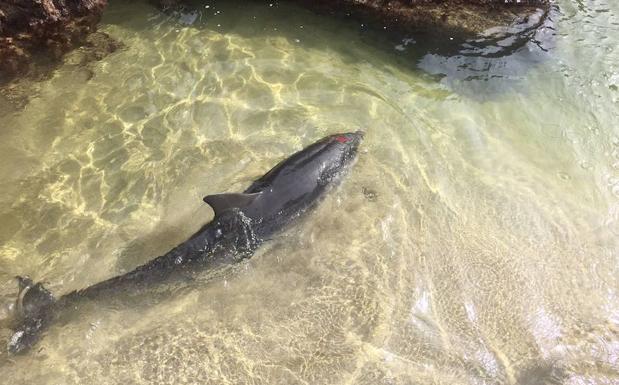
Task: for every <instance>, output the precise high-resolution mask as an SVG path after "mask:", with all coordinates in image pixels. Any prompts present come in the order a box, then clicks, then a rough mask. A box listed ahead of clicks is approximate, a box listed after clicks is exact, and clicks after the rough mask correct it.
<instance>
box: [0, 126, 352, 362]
mask: <svg viewBox="0 0 619 385" xmlns="http://www.w3.org/2000/svg"><path fill="white" fill-rule="evenodd" d="M362 138H363V133H362V132H361V131H357V132H354V133H341V134H335V135H330V136H327V137H325V138H323V139H321V140H319V141H317V142H315V143H313V144H311V145H310V146H308V147H306V148H304V149H303V150H301V151H299V152H297V153H295V154H293V155H292V156H290V157H289V158H287V159H285V160H283V161H281V162H280V163H279V164H277V165H276V166H275V167H273V168H272V169H271V170H270V171H269V172H267V173H266V174H265V175H264V176H262V177H261V178H259V179H258V180H256V181H254V182H253V183H252V184H251V185H250V186H249V187H248V188H247V189H246V190H245V191H243V192H242V193H224V194H217V195H208V196H206V197H205V198H204V201H205V202H206V203H207V204H208V205H210V206H211V207H212V209H213V211H214V213H215V216H214V218H213V220H212V221H211V222H209V223H207V224H205V225H204V226H203V227H202V228H201V229H200V230H199V231H198V232H196V233H195V234H194V235H192V236H191V237H189V239H187V240H186V241H185V242H183V243H181V244H180V245H178V246H176V247H174V248H173V249H172V250H170V251H169V252H167V253H166V254H164V255H162V256H160V257H157V258H155V259H153V260H151V261H149V262H148V263H146V264H144V265H141V266H139V267H137V268H136V269H134V270H132V271H130V272H128V273H126V274H123V275H119V276H116V277H113V278H110V279H107V280H105V281H102V282H99V283H97V284H94V285H92V286H89V287H86V288H84V289H81V290H76V291H72V292H70V293H68V294H65V295H63V296H61V297H59V298H56V297H54V295H53V294H52V293H51V292H50V291H49V290H48V289H46V288H45V287H44V286H43V284H42V283H40V282H38V283H35V282H34V281H33V280H31V279H30V278H28V277H17V281H18V295H17V300H16V301H15V306H14V312H15V317H14V318H15V322H14V326H13V327H12V329H13V334H12V336H11V337H10V339H9V342H8V350H9V352H10V353H13V354H15V353H20V352H25V351H27V350H28V349H29V348H30V347H32V346H33V345H34V344H36V342H37V341H38V340H39V339H40V338H41V336H42V334H43V333H44V331H45V330H46V329H47V328H48V327H49V326H50V325H51V324H53V322H54V321H55V320H57V319H58V318H59V316H60V314H61V313H62V310H66V309H69V308H73V307H75V306H76V304H77V303H78V302H80V301H84V300H96V299H104V298H109V297H110V296H112V295H113V294H118V293H123V292H125V293H126V292H135V291H144V290H148V289H149V288H152V287H153V286H154V285H158V284H161V283H165V282H170V281H171V280H173V279H175V277H176V278H178V276H179V275H181V276H182V275H183V274H191V273H192V272H195V271H198V270H199V271H203V270H204V269H208V268H212V267H214V266H221V265H229V264H233V263H236V262H239V261H241V260H243V259H245V258H249V257H250V256H251V255H252V254H253V253H254V251H255V250H256V249H257V248H258V246H260V244H262V243H263V242H265V241H266V240H268V239H270V238H271V237H272V236H274V235H275V234H277V233H278V232H280V231H282V230H284V229H285V228H287V227H288V226H289V225H290V224H291V223H293V222H294V221H295V220H296V219H297V218H299V217H301V216H302V215H303V214H304V213H306V212H307V211H309V209H311V208H312V207H314V206H315V205H316V204H317V203H318V202H319V201H320V199H321V198H322V197H323V196H324V195H325V193H326V192H327V191H328V190H329V189H331V188H332V187H333V186H335V185H337V184H338V182H339V181H340V180H341V179H342V176H343V175H344V174H345V171H346V170H347V169H348V168H350V165H351V164H352V163H353V161H354V160H355V159H356V154H357V150H358V147H359V145H360V143H361V141H362Z"/></svg>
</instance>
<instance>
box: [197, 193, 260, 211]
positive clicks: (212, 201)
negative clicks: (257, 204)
mask: <svg viewBox="0 0 619 385" xmlns="http://www.w3.org/2000/svg"><path fill="white" fill-rule="evenodd" d="M259 196H260V193H254V194H215V195H207V196H205V197H204V202H206V203H208V205H209V206H211V207H212V208H213V211H215V215H216V216H217V215H219V214H220V213H222V212H223V211H225V210H228V209H232V208H239V209H242V208H243V207H247V206H249V205H251V204H252V203H253V202H254V200H255V199H256V198H258V197H259Z"/></svg>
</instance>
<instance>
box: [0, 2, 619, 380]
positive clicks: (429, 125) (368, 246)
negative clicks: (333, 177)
mask: <svg viewBox="0 0 619 385" xmlns="http://www.w3.org/2000/svg"><path fill="white" fill-rule="evenodd" d="M198 7H199V8H198ZM197 9H199V11H197ZM617 15H619V9H617V6H616V4H614V3H612V2H611V1H610V0H607V1H596V2H593V1H584V2H583V1H578V2H577V1H573V2H572V1H570V0H563V1H560V3H559V9H558V10H555V11H553V14H552V15H551V17H552V18H553V20H552V24H551V25H550V24H549V25H548V26H546V28H553V29H554V30H550V29H548V30H545V31H543V30H537V31H535V32H527V33H533V35H534V36H535V38H534V39H531V40H529V42H528V43H526V44H523V45H522V47H521V48H518V49H515V50H513V51H514V52H511V51H509V50H508V51H507V52H505V53H504V54H502V55H492V54H489V52H490V51H492V45H493V44H494V45H499V46H500V45H501V44H503V45H509V44H511V43H510V42H509V41H505V42H503V43H501V40H496V39H494V40H492V39H491V40H492V41H491V42H489V43H488V44H486V45H484V44H482V43H481V42H468V43H466V44H465V45H462V46H460V48H459V49H458V50H457V51H455V52H453V53H451V54H446V53H444V52H438V51H427V50H426V48H423V49H422V48H420V46H421V45H422V44H421V43H418V41H417V40H416V39H415V38H414V37H411V38H408V39H407V40H405V41H403V42H397V43H395V44H393V49H387V50H386V49H385V48H384V47H382V48H377V47H376V46H375V45H373V44H369V43H368V41H367V36H364V35H363V34H361V35H360V34H359V31H358V28H357V27H356V26H355V23H354V22H352V21H351V22H343V23H339V22H338V23H336V22H333V21H332V20H329V19H326V18H323V17H319V16H316V15H313V14H311V13H309V12H306V11H303V10H300V9H297V8H293V7H292V6H285V5H281V4H280V5H278V4H274V5H273V6H269V4H261V3H255V4H251V5H247V4H240V3H235V2H226V4H219V3H217V4H215V3H211V4H210V5H209V7H208V8H207V5H206V4H204V3H203V2H199V3H198V4H197V5H195V7H194V8H191V9H188V10H187V11H186V12H184V13H180V14H178V13H175V14H171V15H163V14H160V13H158V12H157V11H156V10H155V9H153V8H151V7H149V6H148V5H146V4H143V3H139V2H135V3H134V2H132V3H131V4H125V3H124V2H113V3H112V4H111V6H110V8H109V12H108V13H107V14H106V16H105V19H104V21H103V25H102V29H103V30H104V31H105V32H107V33H109V34H110V35H112V36H113V37H115V38H117V39H119V40H121V41H123V42H124V43H125V44H126V48H125V49H123V50H122V51H120V52H117V53H115V54H113V55H111V56H109V57H107V58H105V59H104V60H102V61H101V62H98V63H96V64H95V65H94V67H93V69H92V71H93V73H92V78H90V80H86V79H88V78H89V77H90V75H89V76H86V75H84V74H80V73H79V72H77V73H76V71H75V67H70V70H69V69H68V68H65V67H61V68H59V69H58V70H57V71H56V73H55V74H54V76H53V78H52V79H50V80H49V81H46V82H44V83H43V84H41V85H40V90H39V93H38V95H37V96H36V97H35V98H33V99H32V101H31V103H30V104H29V105H27V106H26V107H25V109H23V110H21V111H14V112H11V113H9V114H6V115H4V116H2V117H1V118H0V123H1V124H0V125H1V126H2V127H3V129H2V130H1V131H0V138H1V140H0V157H1V158H0V160H1V161H0V177H1V178H2V181H3V183H2V185H1V186H0V219H1V223H2V225H1V226H0V296H1V299H2V302H3V303H8V302H9V301H10V300H12V299H13V298H14V295H15V292H16V289H15V287H14V286H15V284H14V282H13V281H12V277H13V276H14V275H17V274H30V275H31V276H33V278H35V279H36V280H43V281H45V282H47V283H48V286H49V288H50V289H51V290H52V291H54V292H55V293H58V294H62V293H65V292H68V291H70V290H73V289H76V288H81V287H84V286H87V285H90V284H92V283H94V282H97V281H100V280H102V279H104V278H107V277H109V276H112V275H115V274H118V273H121V272H123V271H127V270H129V269H132V268H133V267H134V266H136V265H138V264H140V263H143V262H145V261H147V260H148V259H150V258H152V257H154V256H156V255H159V254H161V253H163V252H165V251H167V250H168V249H169V248H170V247H172V246H174V245H176V244H177V243H179V242H180V241H182V240H184V239H185V238H186V237H187V236H188V235H189V234H191V233H192V232H193V231H195V230H196V229H197V228H198V227H199V226H200V225H201V224H203V223H204V222H206V221H208V220H209V219H210V217H211V216H212V213H211V212H210V209H209V208H208V207H206V206H205V205H204V204H202V203H201V197H202V196H204V195H206V194H209V193H215V192H221V191H241V190H243V189H244V188H245V187H246V186H247V185H248V184H249V182H250V181H251V180H253V179H255V178H256V177H258V176H260V175H262V174H263V173H264V172H265V171H266V170H268V169H269V168H270V167H271V166H273V165H274V164H275V163H276V162H277V161H279V160H280V159H282V158H284V157H285V156H286V155H288V154H290V153H292V152H294V151H295V150H298V149H300V148H301V147H302V146H303V145H306V144H309V143H311V142H313V141H314V140H315V139H317V138H319V137H321V136H323V135H326V134H328V133H332V132H337V131H350V130H354V129H359V128H361V129H364V130H366V132H367V135H366V140H365V141H364V144H363V148H364V151H363V152H362V153H361V155H360V159H359V162H358V163H357V165H356V166H355V168H354V170H353V172H352V173H351V174H350V175H349V177H348V179H347V181H346V182H345V183H344V184H343V185H342V186H341V188H339V189H338V190H337V191H336V192H334V193H333V194H331V195H330V196H329V197H328V198H327V199H326V200H325V202H324V203H323V204H322V205H321V206H320V207H319V208H318V209H317V210H316V211H315V212H314V213H313V214H312V215H311V216H310V217H308V218H307V220H305V221H303V222H302V223H301V224H300V225H299V226H297V227H295V228H294V229H292V230H291V231H289V232H287V233H286V234H284V235H282V236H281V237H278V238H277V239H274V240H272V241H271V242H269V243H268V244H266V245H265V246H264V247H263V248H261V250H260V252H259V253H258V254H257V255H256V256H255V257H254V258H252V259H251V260H249V261H248V262H246V263H243V264H241V265H240V266H237V267H235V268H234V269H231V270H230V271H226V272H224V273H222V274H220V275H218V276H217V277H212V279H205V280H199V281H197V282H196V283H195V285H194V286H193V288H192V289H191V290H187V291H183V292H181V293H179V294H178V295H175V296H171V297H170V296H167V297H165V299H163V300H161V301H151V302H149V301H148V300H147V299H146V300H145V302H144V303H143V304H136V305H135V306H134V307H128V306H127V307H125V306H123V307H118V306H112V305H107V304H98V305H99V306H97V304H93V305H92V306H91V307H89V308H86V309H81V310H80V311H81V312H82V313H81V314H78V315H76V316H75V317H71V318H72V319H71V321H70V322H67V323H65V324H62V325H58V326H56V327H53V328H51V329H50V330H49V332H48V334H47V336H46V337H45V338H44V339H43V340H42V341H41V343H40V344H39V345H38V346H37V348H36V349H35V350H34V351H32V352H30V353H29V354H27V355H26V356H21V357H8V356H6V354H5V353H3V354H2V355H0V375H1V376H2V377H3V378H11V380H12V383H15V384H26V383H28V384H29V383H39V384H44V383H50V384H55V383H86V382H88V381H91V382H93V383H166V384H171V383H213V384H221V383H229V384H244V383H254V384H258V383H260V384H278V383H281V384H297V383H298V384H340V383H341V384H345V383H347V384H410V383H422V384H430V383H439V384H465V383H466V384H471V383H474V384H493V383H496V384H504V383H514V384H515V383H518V384H542V383H546V384H553V383H566V384H581V383H598V384H611V383H616V382H617V381H619V372H618V371H617V367H618V366H619V305H618V304H619V298H617V297H618V295H619V294H618V293H619V281H618V280H619V243H618V242H617V236H619V132H618V131H617V127H616V124H615V122H617V121H619V108H618V105H617V104H618V103H619V93H618V88H619V67H618V64H617V63H619V56H618V52H617V48H616V47H617V43H618V42H619V41H618V39H619V19H618V18H617ZM495 32H497V31H495ZM499 32H500V31H499ZM508 32H509V31H508ZM540 34H541V35H540ZM370 40H371V39H370ZM521 43H522V42H518V44H521ZM514 44H516V43H514ZM484 47H485V48H484ZM409 55H410V56H409ZM411 58H416V59H415V60H411ZM412 63H417V64H418V66H417V68H415V67H416V66H415V65H413V64H412ZM428 73H429V74H430V75H438V76H428ZM473 73H477V74H478V75H473ZM5 313H6V311H3V313H2V314H1V316H2V317H5V316H6V314H5ZM7 335H8V330H6V329H5V328H2V329H1V330H0V337H2V338H3V339H5V338H6V336H7Z"/></svg>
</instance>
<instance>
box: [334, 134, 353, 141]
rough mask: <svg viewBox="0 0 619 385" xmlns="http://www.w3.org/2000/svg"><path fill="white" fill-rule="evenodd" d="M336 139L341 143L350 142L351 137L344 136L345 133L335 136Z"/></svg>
mask: <svg viewBox="0 0 619 385" xmlns="http://www.w3.org/2000/svg"><path fill="white" fill-rule="evenodd" d="M335 140H337V141H338V142H340V143H348V142H350V138H348V137H346V136H344V135H339V136H336V137H335Z"/></svg>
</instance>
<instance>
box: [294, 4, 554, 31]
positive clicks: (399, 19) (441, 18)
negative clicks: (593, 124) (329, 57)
mask: <svg viewBox="0 0 619 385" xmlns="http://www.w3.org/2000/svg"><path fill="white" fill-rule="evenodd" d="M294 1H296V2H298V3H300V4H302V5H304V6H306V7H308V8H310V9H313V10H315V11H318V12H323V13H330V14H334V15H340V16H352V17H355V18H357V19H359V20H361V21H363V22H364V23H367V24H369V25H370V26H371V27H374V28H376V29H383V30H387V31H388V32H393V33H398V34H402V33H424V34H429V35H453V36H460V37H470V36H472V35H477V34H480V33H482V32H484V31H486V30H489V29H493V28H497V27H498V28H500V27H505V26H509V25H511V24H513V23H515V22H523V21H526V19H527V18H528V17H529V15H533V14H539V12H540V10H541V11H542V12H544V13H545V12H546V11H547V10H548V8H549V3H548V1H547V0H294Z"/></svg>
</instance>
